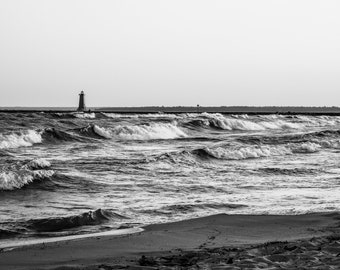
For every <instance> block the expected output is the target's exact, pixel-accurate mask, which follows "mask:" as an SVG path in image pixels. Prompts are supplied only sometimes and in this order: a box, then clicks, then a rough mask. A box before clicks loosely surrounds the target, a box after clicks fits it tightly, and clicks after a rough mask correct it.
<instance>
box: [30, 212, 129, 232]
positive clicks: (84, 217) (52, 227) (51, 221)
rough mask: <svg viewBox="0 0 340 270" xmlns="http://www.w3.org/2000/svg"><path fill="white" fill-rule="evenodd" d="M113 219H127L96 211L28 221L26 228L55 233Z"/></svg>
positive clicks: (115, 214) (114, 214) (113, 213)
mask: <svg viewBox="0 0 340 270" xmlns="http://www.w3.org/2000/svg"><path fill="white" fill-rule="evenodd" d="M113 219H127V217H125V216H122V215H119V214H117V213H115V212H112V211H109V210H104V209H97V210H95V211H89V212H86V213H82V214H80V215H75V216H68V217H52V218H44V219H36V220H29V221H27V227H28V228H29V229H31V230H34V231H37V232H57V231H62V230H66V229H72V228H76V227H81V226H93V225H100V224H102V223H105V222H108V221H109V220H113Z"/></svg>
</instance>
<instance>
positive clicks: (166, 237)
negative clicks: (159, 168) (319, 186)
mask: <svg viewBox="0 0 340 270" xmlns="http://www.w3.org/2000/svg"><path fill="white" fill-rule="evenodd" d="M339 224H340V212H330V213H312V214H303V215H227V214H217V215H213V216H206V217H201V218H194V219H189V220H183V221H178V222H172V223H164V224H154V225H148V226H145V227H143V229H144V230H143V231H141V232H136V233H133V234H128V235H101V236H92V237H91V236H90V237H82V238H78V239H73V240H72V239H69V240H62V241H57V242H49V243H47V242H46V243H41V244H34V245H26V246H20V247H16V248H14V249H9V250H7V251H6V250H2V251H1V252H0V265H1V266H3V267H5V266H6V268H5V269H51V267H61V266H65V265H68V266H70V267H71V268H68V269H86V268H84V267H90V266H91V267H92V268H91V269H99V268H93V267H96V266H98V265H102V264H104V265H107V266H108V267H109V266H110V267H115V266H117V265H125V266H126V267H130V266H131V267H132V266H133V265H137V266H138V265H139V266H142V265H144V266H147V265H148V267H149V266H150V267H153V266H152V265H154V266H155V265H156V264H157V263H158V264H159V261H160V260H161V258H163V257H166V256H170V255H171V256H172V257H171V258H175V257H176V256H184V255H185V254H190V252H191V253H192V252H195V254H196V253H199V254H201V255H199V254H198V255H197V254H196V255H197V256H196V255H195V257H197V258H198V260H199V258H201V259H202V258H203V257H204V258H205V259H207V257H208V258H211V257H212V256H213V255H212V254H210V253H211V252H210V251H209V250H214V249H223V250H224V251H225V252H226V249H237V250H238V249H239V250H241V251H242V252H244V251H245V250H247V248H248V249H249V247H250V246H254V245H255V246H256V245H263V244H265V243H267V244H268V243H272V242H276V243H277V242H278V241H279V242H282V241H284V242H285V241H288V243H290V242H293V243H294V244H295V245H299V243H300V242H301V243H305V242H304V241H307V242H308V239H313V238H314V239H316V238H322V239H323V241H325V239H327V237H333V238H334V237H335V236H337V235H339V234H340V225H339ZM334 239H335V238H334ZM299 241H300V242H299ZM326 242H327V241H326ZM337 242H339V241H335V243H337ZM301 243H300V244H301ZM308 243H309V242H308ZM301 245H302V244H301ZM241 251H240V252H241ZM337 251H338V253H339V254H340V244H339V248H338V249H337V247H336V248H335V253H336V252H337ZM207 252H208V253H207ZM209 252H210V253H209ZM230 252H232V251H230ZM176 254H177V255H176ZM207 254H208V255H207ZM209 254H210V255H209ZM173 256H175V257H173ZM202 256H203V257H202ZM214 256H215V255H214ZM221 256H222V255H221ZM150 258H152V259H150ZM338 258H339V263H340V257H338ZM158 266H159V265H158ZM79 267H82V268H79ZM52 269H53V268H52ZM89 269H90V268H89ZM103 269H106V268H103ZM107 269H117V268H107ZM126 269H129V268H126ZM155 269H157V268H155ZM231 269H232V268H231ZM235 269H237V268H235Z"/></svg>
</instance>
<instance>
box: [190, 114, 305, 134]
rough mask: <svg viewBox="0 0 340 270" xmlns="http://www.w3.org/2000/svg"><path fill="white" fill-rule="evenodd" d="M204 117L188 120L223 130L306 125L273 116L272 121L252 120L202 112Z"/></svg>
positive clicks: (256, 129)
mask: <svg viewBox="0 0 340 270" xmlns="http://www.w3.org/2000/svg"><path fill="white" fill-rule="evenodd" d="M202 117H204V119H194V120H191V121H189V122H188V124H189V125H191V126H201V127H211V128H215V129H222V130H243V131H247V130H249V131H260V130H266V129H300V128H303V127H304V126H303V125H302V124H299V123H289V122H286V121H283V120H280V119H276V118H272V121H258V122H255V121H251V120H250V119H248V118H246V117H243V118H242V119H239V118H227V117H225V116H223V115H222V114H219V113H216V114H211V113H202Z"/></svg>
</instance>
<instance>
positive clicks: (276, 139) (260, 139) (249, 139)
mask: <svg viewBox="0 0 340 270" xmlns="http://www.w3.org/2000/svg"><path fill="white" fill-rule="evenodd" d="M339 136H340V130H322V131H315V132H308V133H298V134H288V135H283V136H278V135H273V136H243V137H240V138H238V139H237V141H239V142H242V143H247V144H257V145H258V144H273V145H283V144H289V143H317V144H320V145H322V146H324V147H329V148H331V147H332V146H334V148H338V146H339V142H334V140H336V139H338V138H339Z"/></svg>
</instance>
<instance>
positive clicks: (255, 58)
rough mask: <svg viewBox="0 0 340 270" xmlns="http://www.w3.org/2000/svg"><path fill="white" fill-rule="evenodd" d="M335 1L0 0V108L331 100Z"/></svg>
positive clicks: (339, 56)
mask: <svg viewBox="0 0 340 270" xmlns="http://www.w3.org/2000/svg"><path fill="white" fill-rule="evenodd" d="M339 14H340V1H338V0H334V1H330V0H321V1H315V0H284V1H283V0H282V1H280V0H256V1H255V0H235V1H228V0H204V1H203V0H171V1H170V0H168V1H165V0H135V1H132V0H119V1H118V0H108V1H105V0H96V1H87V0H55V1H52V0H30V1H27V0H22V1H19V0H1V1H0V106H60V107H63V106H65V107H67V106H77V102H78V94H79V92H80V91H81V90H84V91H85V94H86V105H87V106H92V107H98V106H112V107H114V106H119V107H120V106H148V105H154V106H196V104H200V105H201V106H300V105H301V106H338V105H339V104H340V16H339Z"/></svg>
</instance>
